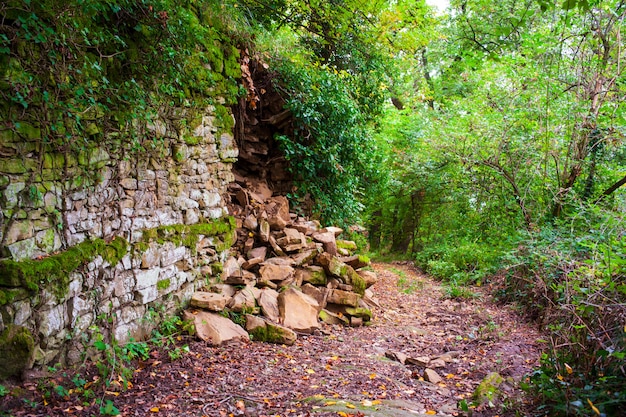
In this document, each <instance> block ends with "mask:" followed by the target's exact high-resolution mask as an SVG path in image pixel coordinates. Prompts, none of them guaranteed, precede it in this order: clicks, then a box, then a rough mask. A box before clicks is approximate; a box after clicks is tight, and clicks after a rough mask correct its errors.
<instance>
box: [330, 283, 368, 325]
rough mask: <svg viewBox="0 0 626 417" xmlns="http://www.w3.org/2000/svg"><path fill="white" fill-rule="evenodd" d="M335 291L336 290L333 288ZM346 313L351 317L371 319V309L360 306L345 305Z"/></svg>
mask: <svg viewBox="0 0 626 417" xmlns="http://www.w3.org/2000/svg"><path fill="white" fill-rule="evenodd" d="M335 291H336V290H335ZM346 314H348V315H349V316H352V317H359V318H362V319H363V320H365V321H371V320H372V310H370V309H367V308H361V307H356V308H354V307H346Z"/></svg>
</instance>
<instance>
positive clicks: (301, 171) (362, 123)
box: [277, 61, 375, 226]
mask: <svg viewBox="0 0 626 417" xmlns="http://www.w3.org/2000/svg"><path fill="white" fill-rule="evenodd" d="M278 71H279V72H280V73H281V87H282V88H284V89H286V90H287V91H288V99H287V104H286V107H287V108H288V109H289V110H290V111H291V112H292V114H293V115H294V117H295V124H296V125H295V133H294V136H293V137H289V136H285V135H283V136H279V137H277V139H278V141H279V142H280V144H281V148H282V150H283V152H284V154H285V157H286V158H287V160H288V161H289V163H290V169H291V171H292V172H293V173H294V175H295V176H296V180H297V183H298V190H297V191H296V193H295V194H294V195H292V196H291V198H292V199H295V200H301V199H303V198H305V197H306V196H307V195H310V196H311V197H312V198H313V200H314V202H315V208H314V212H315V214H317V216H318V217H319V218H321V219H323V221H324V222H327V223H334V224H338V225H343V226H347V225H349V224H350V221H353V220H354V219H356V218H358V215H359V213H360V211H361V209H362V206H361V203H360V201H359V197H360V194H361V190H362V189H363V187H364V185H365V181H367V178H368V177H369V176H370V175H371V174H370V173H369V172H368V170H369V167H370V164H371V162H372V158H375V154H374V153H373V148H372V143H371V140H370V133H369V132H368V130H367V129H366V121H367V117H368V115H367V114H366V113H364V109H363V108H362V107H361V106H360V104H359V103H358V94H355V93H354V91H355V89H354V87H355V85H354V83H355V82H356V77H353V76H352V75H350V74H348V73H347V72H345V71H342V72H339V71H337V70H336V69H333V68H331V67H327V66H314V67H301V66H298V65H294V64H293V63H290V62H287V61H285V62H282V63H280V65H279V66H278ZM357 91H358V90H357Z"/></svg>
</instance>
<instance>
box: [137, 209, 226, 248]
mask: <svg viewBox="0 0 626 417" xmlns="http://www.w3.org/2000/svg"><path fill="white" fill-rule="evenodd" d="M200 236H221V237H222V240H221V241H219V242H216V249H217V250H218V252H223V251H225V250H227V249H228V248H230V247H231V246H232V245H233V243H234V242H235V239H236V237H237V231H236V224H235V219H234V218H233V217H227V218H223V219H219V220H215V221H212V222H205V223H196V224H192V225H186V224H174V225H169V226H161V227H157V228H155V229H150V230H145V231H144V232H143V238H144V241H146V242H151V241H156V242H157V243H159V244H163V243H165V242H172V243H174V244H175V245H183V246H186V247H187V248H189V249H191V251H192V253H194V254H195V253H196V246H197V243H198V240H199V237H200Z"/></svg>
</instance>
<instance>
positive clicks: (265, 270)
mask: <svg viewBox="0 0 626 417" xmlns="http://www.w3.org/2000/svg"><path fill="white" fill-rule="evenodd" d="M259 274H260V276H261V280H262V281H273V282H282V281H285V280H287V279H289V278H293V274H294V269H293V268H292V267H291V266H289V265H277V264H271V263H265V264H263V265H262V266H261V268H259Z"/></svg>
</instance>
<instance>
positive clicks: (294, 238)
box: [277, 227, 306, 246]
mask: <svg viewBox="0 0 626 417" xmlns="http://www.w3.org/2000/svg"><path fill="white" fill-rule="evenodd" d="M283 233H284V236H283V237H280V238H278V239H277V242H278V244H279V245H280V246H286V245H293V244H301V243H303V242H304V245H306V238H305V237H304V234H302V233H300V232H299V231H297V230H296V229H292V228H290V227H286V228H285V229H283Z"/></svg>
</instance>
